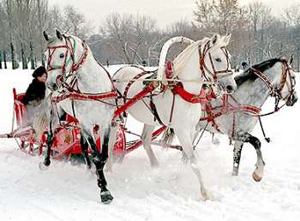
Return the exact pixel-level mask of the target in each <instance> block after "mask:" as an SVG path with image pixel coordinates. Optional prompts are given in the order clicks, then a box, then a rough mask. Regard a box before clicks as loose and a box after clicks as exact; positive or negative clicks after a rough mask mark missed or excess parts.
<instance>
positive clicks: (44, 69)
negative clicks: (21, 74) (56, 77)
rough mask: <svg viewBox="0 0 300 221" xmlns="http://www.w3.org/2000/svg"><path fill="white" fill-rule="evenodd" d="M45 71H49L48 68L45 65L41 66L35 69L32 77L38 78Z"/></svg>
mask: <svg viewBox="0 0 300 221" xmlns="http://www.w3.org/2000/svg"><path fill="white" fill-rule="evenodd" d="M44 73H47V71H46V68H45V67H44V66H40V67H38V68H37V69H35V70H34V72H33V73H32V77H34V78H37V77H40V76H42V75H43V74H44Z"/></svg>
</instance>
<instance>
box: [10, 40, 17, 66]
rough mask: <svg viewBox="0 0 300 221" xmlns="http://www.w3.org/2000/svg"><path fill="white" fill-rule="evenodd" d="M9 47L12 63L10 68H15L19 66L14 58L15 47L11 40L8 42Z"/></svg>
mask: <svg viewBox="0 0 300 221" xmlns="http://www.w3.org/2000/svg"><path fill="white" fill-rule="evenodd" d="M10 49H11V63H12V69H13V70H14V69H17V68H18V67H19V64H17V61H16V58H15V49H14V45H13V43H12V42H11V43H10Z"/></svg>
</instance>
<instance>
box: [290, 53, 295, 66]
mask: <svg viewBox="0 0 300 221" xmlns="http://www.w3.org/2000/svg"><path fill="white" fill-rule="evenodd" d="M294 56H295V55H294V54H292V55H291V57H290V60H289V63H290V65H292V64H293V60H294Z"/></svg>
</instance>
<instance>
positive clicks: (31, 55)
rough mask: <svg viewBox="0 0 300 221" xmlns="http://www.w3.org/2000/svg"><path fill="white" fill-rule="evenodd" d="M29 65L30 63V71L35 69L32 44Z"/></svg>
mask: <svg viewBox="0 0 300 221" xmlns="http://www.w3.org/2000/svg"><path fill="white" fill-rule="evenodd" d="M30 63H31V69H32V70H33V69H35V65H34V56H33V46H32V42H30Z"/></svg>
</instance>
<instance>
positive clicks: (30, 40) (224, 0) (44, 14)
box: [0, 0, 300, 70]
mask: <svg viewBox="0 0 300 221" xmlns="http://www.w3.org/2000/svg"><path fill="white" fill-rule="evenodd" d="M50 3H51V2H50V1H48V0H0V30H1V31H0V52H1V53H0V54H2V57H3V50H6V54H7V59H11V57H12V56H11V49H12V47H14V50H15V54H16V55H15V57H16V58H18V59H19V60H20V57H21V55H22V50H23V51H24V54H25V57H27V58H28V59H27V60H28V61H29V60H30V58H32V57H34V58H36V59H37V60H41V59H42V51H43V49H44V43H45V42H44V41H43V37H42V34H41V33H42V31H43V30H47V31H48V32H50V33H51V31H53V30H54V29H55V28H58V29H59V30H61V31H62V32H66V33H68V34H74V35H77V36H79V37H81V38H83V39H85V40H87V41H88V43H89V45H90V47H91V48H92V50H93V52H94V55H95V57H96V58H97V59H98V60H99V61H100V62H101V63H103V64H108V63H109V64H116V63H138V64H147V65H157V62H158V56H159V52H160V49H161V47H162V45H163V43H164V42H165V41H166V40H167V39H168V38H170V37H172V36H177V35H184V36H186V37H190V38H192V39H194V40H198V39H202V38H203V37H205V36H208V35H210V34H212V33H213V32H217V33H220V34H225V33H232V41H231V43H230V45H229V46H228V47H229V50H230V53H231V55H232V64H233V66H234V67H235V66H238V65H240V64H241V62H242V61H246V62H248V63H250V64H254V63H257V62H260V61H262V60H265V59H268V58H271V57H277V56H282V55H286V56H290V55H291V54H295V58H296V59H295V69H297V70H299V66H300V65H299V64H300V4H298V5H297V4H296V5H292V6H291V7H290V8H284V9H282V12H281V13H279V14H276V15H274V13H273V12H272V8H270V7H268V6H266V5H264V4H263V3H262V1H257V0H255V1H251V2H250V3H249V4H248V5H244V6H241V4H240V1H239V0H195V7H194V9H193V10H191V14H194V20H193V21H192V22H191V21H186V20H180V21H174V23H173V24H170V25H169V26H168V27H164V28H161V27H160V26H159V24H158V22H157V21H156V20H154V19H153V18H152V17H150V16H145V15H141V14H140V15H136V14H134V15H132V14H119V13H117V12H112V13H111V14H110V15H108V16H107V17H106V19H105V21H104V22H102V23H101V25H100V27H97V26H95V23H93V21H88V20H87V19H86V18H85V16H84V14H83V13H82V12H81V11H80V10H79V9H77V8H76V5H72V6H71V5H69V6H66V7H64V8H62V7H60V6H57V5H51V4H50ZM166 13H168V11H167V10H166ZM94 22H97V21H94ZM31 45H32V50H30V48H31ZM179 50H181V48H179V47H178V48H176V47H175V48H174V49H172V50H171V52H170V56H171V57H172V55H174V54H177V53H178V51H179ZM33 55H34V56H33Z"/></svg>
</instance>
